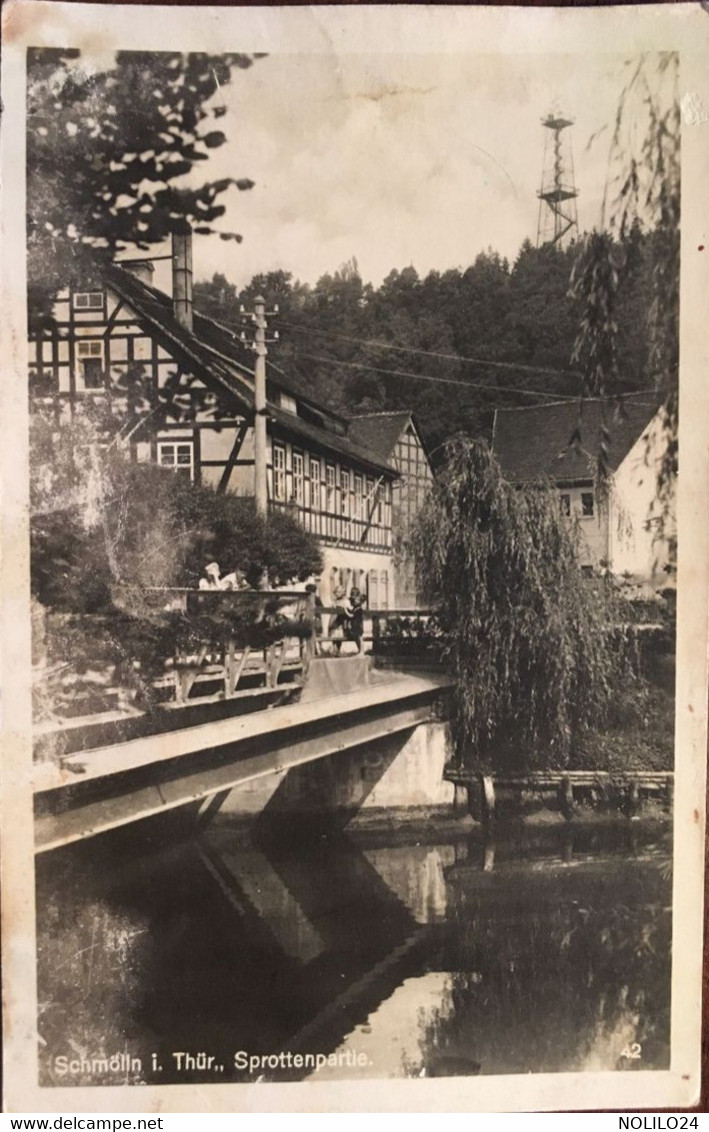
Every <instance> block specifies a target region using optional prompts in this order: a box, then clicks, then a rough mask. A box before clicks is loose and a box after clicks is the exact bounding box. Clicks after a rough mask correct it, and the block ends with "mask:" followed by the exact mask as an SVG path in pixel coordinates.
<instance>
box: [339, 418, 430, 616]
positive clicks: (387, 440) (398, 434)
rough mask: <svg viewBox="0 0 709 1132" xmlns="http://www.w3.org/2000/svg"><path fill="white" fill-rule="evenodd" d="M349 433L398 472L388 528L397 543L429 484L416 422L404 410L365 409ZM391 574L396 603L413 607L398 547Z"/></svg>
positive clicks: (409, 566)
mask: <svg viewBox="0 0 709 1132" xmlns="http://www.w3.org/2000/svg"><path fill="white" fill-rule="evenodd" d="M350 434H351V435H352V436H353V437H354V438H355V439H356V440H359V441H366V442H367V443H368V444H369V445H370V446H371V447H372V448H374V449H375V451H376V452H377V453H378V455H379V458H380V459H383V460H387V461H388V462H390V463H391V464H392V465H393V466H394V467H395V468H396V470H397V471H398V473H399V478H398V479H397V480H396V481H395V482H394V484H393V485H392V529H393V531H394V532H395V536H396V538H397V541H398V542H399V543H401V542H403V539H404V536H405V535H406V533H407V531H409V529H410V527H411V524H412V523H413V522H414V521H415V519H416V516H417V515H418V513H419V511H420V510H421V508H422V507H423V505H424V502H425V500H426V496H427V495H428V492H429V491H430V489H431V487H432V485H433V472H432V470H431V462H430V460H429V457H428V453H427V451H426V448H425V445H424V443H423V440H422V439H421V434H420V432H419V430H418V428H417V426H416V422H415V420H414V418H413V416H412V414H411V413H410V412H408V411H403V412H380V413H366V414H363V415H360V416H357V417H354V418H353V419H352V422H351V429H350ZM395 575H396V594H397V602H398V604H399V605H401V606H402V607H406V608H408V607H412V608H413V607H416V606H417V605H418V603H419V598H418V593H417V589H416V579H415V576H414V567H413V563H412V562H411V561H410V560H409V559H408V558H407V557H406V555H405V554H403V553H401V552H400V551H399V553H397V554H396V567H395Z"/></svg>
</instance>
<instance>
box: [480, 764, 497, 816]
mask: <svg viewBox="0 0 709 1132" xmlns="http://www.w3.org/2000/svg"><path fill="white" fill-rule="evenodd" d="M482 788H483V790H482V793H483V800H484V803H485V806H484V814H485V821H486V822H487V824H488V825H491V824H492V823H493V822H494V820H495V783H494V782H493V779H492V775H490V774H484V775H483V776H482Z"/></svg>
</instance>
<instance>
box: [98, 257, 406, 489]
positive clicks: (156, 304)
mask: <svg viewBox="0 0 709 1132" xmlns="http://www.w3.org/2000/svg"><path fill="white" fill-rule="evenodd" d="M104 277H105V279H106V282H107V283H108V285H109V286H110V287H111V289H112V290H113V291H115V293H116V294H117V295H118V296H119V297H120V298H122V299H123V300H124V301H125V302H127V303H128V304H129V305H130V307H131V308H132V309H133V310H134V311H135V313H136V314H137V315H138V316H139V317H140V318H141V319H142V320H143V321H144V322H145V323H146V325H147V326H149V327H150V329H151V330H152V331H153V332H154V333H155V335H156V336H157V337H159V338H160V339H162V340H163V341H164V342H165V343H166V346H168V347H169V348H170V350H171V352H173V353H175V354H176V356H177V357H178V358H181V359H184V362H185V366H186V368H188V369H195V370H196V371H197V373H196V376H199V378H200V379H201V380H203V381H204V383H205V385H207V386H208V387H209V388H211V389H212V390H213V391H214V392H216V393H218V394H221V395H224V394H226V395H227V399H228V400H229V401H230V402H232V403H234V404H235V405H236V406H237V408H238V410H239V411H240V412H244V413H251V412H253V381H254V376H253V370H252V369H251V368H250V366H249V365H248V361H249V360H250V359H251V357H252V355H251V354H250V353H249V352H248V351H247V350H246V349H245V347H244V346H242V345H241V343H240V341H239V339H238V338H237V336H236V335H235V334H233V333H232V332H231V331H230V330H228V328H227V327H224V326H221V325H220V324H219V323H218V322H215V321H214V320H213V319H211V318H207V317H206V315H202V314H199V312H198V311H195V312H194V315H193V325H194V328H193V330H188V329H187V328H186V327H184V326H183V325H182V324H181V323H180V322H178V321H177V319H176V318H175V316H174V313H173V309H172V300H171V299H170V297H169V296H168V295H166V294H165V293H164V292H162V291H159V290H158V289H157V288H156V287H152V286H151V285H150V284H148V283H145V282H143V281H142V280H141V279H138V278H137V277H136V276H135V275H132V274H131V273H130V272H129V271H125V270H124V269H122V268H120V267H119V266H117V265H115V264H113V265H110V266H108V267H107V268H105V269H104ZM267 378H268V380H269V382H271V383H272V384H273V385H276V386H277V387H278V388H281V389H284V390H286V391H289V392H292V393H293V394H294V395H295V396H296V397H297V399H298V400H300V401H304V402H305V404H307V405H309V406H312V407H313V409H314V410H315V411H316V412H318V413H319V415H321V417H322V418H323V420H324V421H326V420H327V418H328V417H329V418H331V419H333V420H334V421H338V422H340V423H341V424H342V425H343V432H344V431H345V427H344V426H345V425H346V421H345V419H344V418H343V417H340V416H339V415H338V414H337V413H335V412H332V411H331V410H330V409H328V408H327V407H326V406H320V405H319V404H318V403H317V402H315V401H312V400H310V399H308V398H306V397H303V395H302V394H301V393H300V392H299V391H298V390H297V389H296V387H295V386H294V385H292V384H291V383H289V382H288V380H287V378H286V377H285V375H284V374H283V373H282V371H280V370H277V369H276V367H274V366H271V365H269V366H268V368H267ZM268 412H269V417H270V418H271V419H272V420H274V421H277V422H278V424H279V425H280V427H281V428H282V429H283V430H284V431H287V432H288V433H289V434H291V435H293V436H295V437H298V438H301V439H307V440H309V441H311V442H313V443H316V444H318V445H319V447H320V448H325V449H329V450H331V451H334V452H338V453H340V454H342V455H345V456H348V457H349V458H350V459H352V460H356V461H358V462H359V463H360V464H362V465H363V466H364V467H365V468H366V469H368V470H370V471H373V472H376V473H379V474H381V473H382V472H386V474H387V475H389V476H396V475H398V473H397V472H396V470H395V469H394V468H392V467H391V466H390V464H389V461H388V460H387V459H382V458H381V457H380V456H379V454H378V452H377V451H376V450H375V449H373V448H372V446H371V445H369V444H367V443H366V441H364V440H363V441H361V442H360V441H359V440H358V439H356V438H354V437H352V436H350V435H340V434H339V433H338V432H335V431H331V430H330V429H328V428H327V427H326V426H325V425H323V426H322V427H321V426H319V425H317V424H313V423H312V422H309V421H305V420H302V419H301V418H300V417H298V416H296V415H295V414H293V413H289V412H286V411H284V410H283V409H281V408H279V407H278V406H277V405H274V404H273V402H269V403H268Z"/></svg>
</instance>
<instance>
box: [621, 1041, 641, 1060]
mask: <svg viewBox="0 0 709 1132" xmlns="http://www.w3.org/2000/svg"><path fill="white" fill-rule="evenodd" d="M642 1055H643V1047H642V1046H641V1045H640V1042H632V1043H631V1044H629V1045H627V1046H626V1047H625V1049H623V1050H621V1053H620V1056H621V1057H627V1058H629V1059H630V1061H637V1060H638V1058H640V1057H642Z"/></svg>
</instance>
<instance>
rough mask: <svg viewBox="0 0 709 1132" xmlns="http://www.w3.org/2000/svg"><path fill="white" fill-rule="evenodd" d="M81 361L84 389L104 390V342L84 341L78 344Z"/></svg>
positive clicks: (77, 348)
mask: <svg viewBox="0 0 709 1132" xmlns="http://www.w3.org/2000/svg"><path fill="white" fill-rule="evenodd" d="M76 352H77V357H78V359H79V380H80V382H81V383H82V384H83V388H84V389H102V388H103V342H101V341H100V340H96V339H92V340H88V341H86V340H84V341H80V342H77V344H76Z"/></svg>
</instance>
